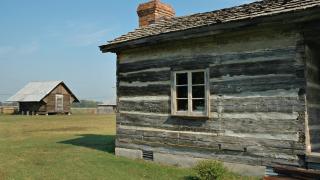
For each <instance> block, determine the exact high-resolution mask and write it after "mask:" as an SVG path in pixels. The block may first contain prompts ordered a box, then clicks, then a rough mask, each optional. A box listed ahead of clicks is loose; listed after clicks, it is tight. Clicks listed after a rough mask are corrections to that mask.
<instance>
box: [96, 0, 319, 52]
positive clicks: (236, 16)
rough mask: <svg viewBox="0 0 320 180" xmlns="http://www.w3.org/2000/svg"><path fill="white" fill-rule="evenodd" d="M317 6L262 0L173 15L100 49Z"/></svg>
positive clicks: (307, 0)
mask: <svg viewBox="0 0 320 180" xmlns="http://www.w3.org/2000/svg"><path fill="white" fill-rule="evenodd" d="M315 7H320V0H262V1H256V2H253V3H250V4H244V5H240V6H235V7H231V8H226V9H221V10H216V11H211V12H205V13H198V14H193V15H189V16H180V17H173V18H171V19H167V20H161V21H158V22H156V23H155V24H151V25H149V26H145V27H140V28H137V29H135V30H134V31H133V32H129V33H127V34H125V35H122V36H120V37H118V38H116V39H114V40H111V41H108V43H107V44H105V45H102V46H100V49H101V50H102V51H104V52H108V51H110V50H108V48H109V47H111V46H112V45H117V44H121V43H124V42H128V41H133V40H138V39H142V38H146V37H151V36H157V35H160V34H166V33H171V32H177V31H184V30H188V29H192V28H199V27H205V26H211V25H218V24H223V23H227V22H234V21H240V20H246V19H254V18H258V17H264V16H271V15H278V14H283V13H288V12H295V11H300V10H306V9H311V8H315ZM103 49H106V50H103Z"/></svg>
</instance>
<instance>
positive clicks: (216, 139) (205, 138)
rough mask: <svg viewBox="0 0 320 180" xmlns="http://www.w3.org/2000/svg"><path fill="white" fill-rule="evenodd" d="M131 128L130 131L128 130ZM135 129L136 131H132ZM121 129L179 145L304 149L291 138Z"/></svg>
mask: <svg viewBox="0 0 320 180" xmlns="http://www.w3.org/2000/svg"><path fill="white" fill-rule="evenodd" d="M128 129H129V131H127V130H128ZM131 130H134V131H131ZM121 131H123V132H124V131H125V132H126V133H124V135H127V136H126V137H127V138H131V136H130V134H128V133H130V132H131V133H132V135H140V136H142V137H154V138H171V139H176V140H177V139H179V140H178V141H175V143H174V145H178V144H179V142H180V141H188V142H190V143H193V142H194V145H195V146H197V144H196V142H198V141H199V142H200V141H201V142H207V143H213V144H215V145H216V146H218V145H219V144H237V145H238V146H240V145H241V147H250V146H263V147H269V148H279V149H290V150H297V151H299V152H301V150H302V151H304V150H305V149H304V145H303V144H301V143H298V142H295V141H291V140H276V139H266V138H255V137H250V138H246V137H235V136H225V135H224V134H223V133H211V132H208V133H198V132H191V131H170V130H164V129H156V128H143V127H136V126H123V125H120V126H118V131H117V132H119V135H120V134H121V133H120V132H121Z"/></svg>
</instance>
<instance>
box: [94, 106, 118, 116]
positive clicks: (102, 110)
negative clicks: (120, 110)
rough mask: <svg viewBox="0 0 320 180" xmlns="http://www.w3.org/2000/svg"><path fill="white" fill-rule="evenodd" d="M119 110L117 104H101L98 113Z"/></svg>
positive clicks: (109, 112)
mask: <svg viewBox="0 0 320 180" xmlns="http://www.w3.org/2000/svg"><path fill="white" fill-rule="evenodd" d="M116 111H117V105H115V104H99V105H98V107H97V114H111V113H115V112H116Z"/></svg>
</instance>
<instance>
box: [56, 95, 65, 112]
mask: <svg viewBox="0 0 320 180" xmlns="http://www.w3.org/2000/svg"><path fill="white" fill-rule="evenodd" d="M58 99H61V108H62V109H61V108H60V107H58ZM63 106H64V104H63V94H56V112H63V111H64V107H63Z"/></svg>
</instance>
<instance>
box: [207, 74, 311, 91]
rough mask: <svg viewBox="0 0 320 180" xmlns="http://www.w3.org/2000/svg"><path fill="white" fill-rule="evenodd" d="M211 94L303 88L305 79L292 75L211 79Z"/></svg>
mask: <svg viewBox="0 0 320 180" xmlns="http://www.w3.org/2000/svg"><path fill="white" fill-rule="evenodd" d="M210 81H211V84H210V92H211V94H216V95H220V94H221V95H224V94H239V93H246V92H260V91H268V90H277V89H283V90H290V89H296V88H305V85H306V83H305V79H304V78H297V77H296V76H293V75H265V76H249V77H241V76H240V77H233V78H224V79H211V80H210Z"/></svg>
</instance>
